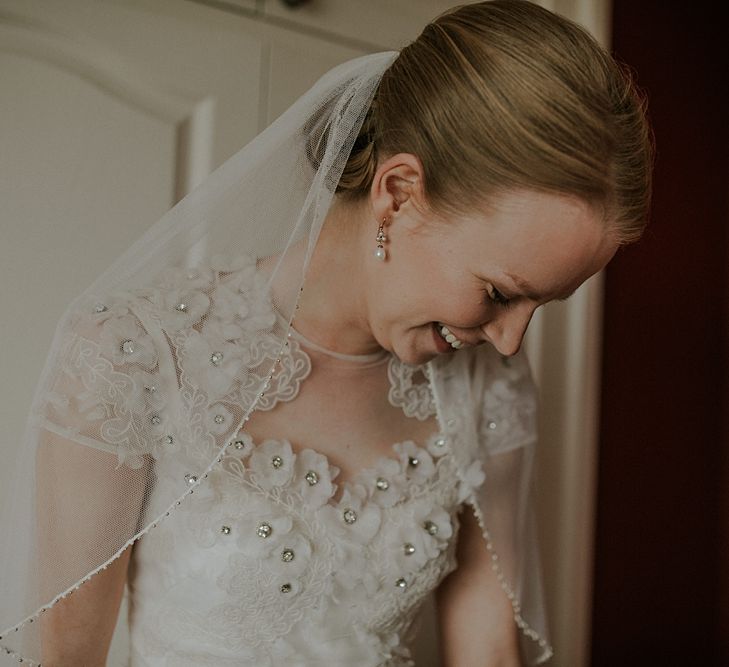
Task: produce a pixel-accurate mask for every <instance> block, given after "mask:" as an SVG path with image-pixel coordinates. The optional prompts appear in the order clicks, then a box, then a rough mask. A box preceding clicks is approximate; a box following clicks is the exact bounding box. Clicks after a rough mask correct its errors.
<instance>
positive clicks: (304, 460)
mask: <svg viewBox="0 0 729 667" xmlns="http://www.w3.org/2000/svg"><path fill="white" fill-rule="evenodd" d="M338 474H339V468H337V467H336V466H331V465H329V460H328V459H327V457H326V456H323V455H322V454H319V453H318V452H315V451H314V450H313V449H304V450H302V451H300V452H299V453H298V454H297V455H296V464H295V466H294V479H293V482H292V485H293V487H294V490H295V491H297V492H298V493H299V495H300V496H301V498H302V500H303V501H304V504H306V505H307V506H308V507H310V508H312V509H316V508H317V507H321V506H322V505H324V504H325V503H326V502H328V500H329V499H330V498H331V497H332V496H333V495H334V492H335V491H336V489H337V486H336V484H333V483H332V479H333V478H334V477H336V476H337V475H338Z"/></svg>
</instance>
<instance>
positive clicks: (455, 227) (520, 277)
mask: <svg viewBox="0 0 729 667" xmlns="http://www.w3.org/2000/svg"><path fill="white" fill-rule="evenodd" d="M408 204H409V202H407V201H406V202H405V203H404V204H403V205H401V206H400V208H399V210H398V211H397V214H396V215H394V216H393V217H392V219H391V224H389V226H388V227H387V229H386V233H387V237H388V240H387V242H386V243H385V247H386V250H387V254H388V258H387V260H386V261H385V262H381V261H379V260H377V259H375V258H374V257H373V258H372V260H371V262H370V267H369V268H370V270H369V271H368V277H369V289H368V290H367V293H368V298H367V308H368V320H369V325H370V328H371V331H372V334H373V335H374V337H375V339H376V340H377V342H378V343H379V344H380V345H381V346H382V347H384V348H386V349H388V350H390V351H392V352H394V353H395V354H396V355H397V356H398V358H400V359H401V360H402V361H404V362H405V363H410V364H421V363H425V362H427V361H429V360H430V359H432V358H433V357H435V356H436V355H438V354H449V353H454V352H455V349H453V347H452V346H451V345H450V344H449V343H447V342H446V341H444V340H439V338H442V337H439V335H438V333H437V331H438V330H442V325H445V326H446V327H447V329H448V330H449V331H450V334H451V335H452V336H455V337H456V339H457V340H456V341H454V342H455V344H456V345H460V344H461V343H462V346H463V347H466V346H473V345H480V344H482V343H484V342H489V343H491V344H492V345H494V347H496V349H497V350H498V351H499V352H500V353H501V354H503V355H512V354H515V353H516V352H517V351H518V350H519V348H520V346H521V343H522V339H523V337H524V333H525V331H526V328H527V325H528V324H529V321H530V319H531V317H532V315H533V314H534V311H535V310H536V309H537V308H538V307H539V306H540V305H542V304H544V303H547V302H548V301H551V300H553V299H564V298H566V297H568V296H569V295H570V294H571V293H572V292H574V291H575V290H576V289H577V287H579V286H580V285H581V284H582V283H583V282H584V281H585V280H586V279H587V278H589V277H590V276H591V275H593V274H594V273H597V272H598V271H600V270H601V269H602V268H603V267H604V266H605V265H606V264H607V263H608V261H610V259H611V258H612V257H613V255H614V254H615V251H616V249H617V245H616V244H615V243H613V242H612V241H610V240H609V239H608V238H607V237H606V235H605V233H604V228H603V223H602V221H601V220H600V218H599V217H598V214H597V213H596V212H595V211H594V210H593V209H592V208H590V207H589V206H588V205H587V204H586V203H585V202H583V201H581V200H579V199H576V198H574V197H567V196H562V195H555V194H544V193H539V192H534V191H514V192H510V193H508V194H506V195H503V196H501V197H500V198H499V199H498V200H497V201H495V202H494V204H493V206H492V208H491V209H490V210H489V211H488V212H484V213H483V214H480V215H477V216H474V217H469V218H467V219H459V220H457V221H451V222H435V221H433V220H427V219H425V218H423V217H422V216H421V215H420V214H419V213H418V212H417V211H416V210H415V209H414V208H413V207H412V206H409V205H408ZM375 235H376V230H375V229H373V230H372V238H373V239H374V237H375ZM374 245H375V243H374V242H373V243H372V246H373V248H374ZM446 335H447V334H446Z"/></svg>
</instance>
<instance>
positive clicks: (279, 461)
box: [271, 454, 283, 468]
mask: <svg viewBox="0 0 729 667" xmlns="http://www.w3.org/2000/svg"><path fill="white" fill-rule="evenodd" d="M271 465H272V466H273V467H274V468H280V467H281V466H282V465H283V459H282V458H281V457H280V456H279V455H278V454H276V456H274V457H273V458H272V459H271Z"/></svg>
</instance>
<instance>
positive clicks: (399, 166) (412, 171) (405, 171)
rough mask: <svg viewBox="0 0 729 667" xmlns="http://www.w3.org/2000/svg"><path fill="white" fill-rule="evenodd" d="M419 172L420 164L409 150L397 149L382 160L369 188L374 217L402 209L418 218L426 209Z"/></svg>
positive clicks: (380, 217) (385, 215)
mask: <svg viewBox="0 0 729 667" xmlns="http://www.w3.org/2000/svg"><path fill="white" fill-rule="evenodd" d="M423 176H424V171H423V165H422V163H421V162H420V159H419V158H418V157H417V156H416V155H413V154H412V153H397V154H396V155H392V156H391V157H388V158H386V159H385V160H383V161H382V162H381V163H380V164H379V165H378V167H377V171H375V175H374V177H373V179H372V188H371V190H370V203H371V205H372V208H373V210H374V211H375V212H376V214H377V217H378V218H379V219H382V218H384V217H389V216H391V215H396V214H397V213H398V212H399V211H400V210H401V209H403V211H407V217H409V218H411V219H412V220H413V221H420V218H421V217H422V215H423V214H424V212H425V211H426V210H427V204H426V200H425V189H424V187H423V186H424V179H423Z"/></svg>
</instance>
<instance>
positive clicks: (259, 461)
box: [248, 440, 296, 489]
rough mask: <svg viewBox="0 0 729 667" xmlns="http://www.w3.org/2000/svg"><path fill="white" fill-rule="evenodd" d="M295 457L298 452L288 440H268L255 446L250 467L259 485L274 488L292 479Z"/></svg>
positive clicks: (249, 461)
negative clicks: (295, 452) (295, 451)
mask: <svg viewBox="0 0 729 667" xmlns="http://www.w3.org/2000/svg"><path fill="white" fill-rule="evenodd" d="M295 459H296V454H294V453H293V451H292V449H291V443H289V442H288V440H266V441H265V442H262V443H261V444H260V445H258V446H257V447H255V448H254V450H253V453H252V454H251V456H250V459H249V460H248V467H249V469H250V471H251V473H252V477H253V481H254V482H255V483H256V484H257V485H258V486H260V487H261V488H262V489H272V488H273V487H274V486H285V485H287V484H288V483H289V482H290V481H291V478H292V476H293V473H294V462H295Z"/></svg>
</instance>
